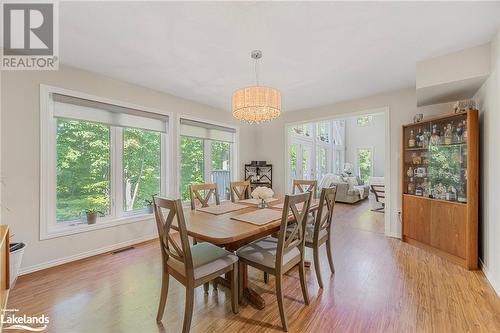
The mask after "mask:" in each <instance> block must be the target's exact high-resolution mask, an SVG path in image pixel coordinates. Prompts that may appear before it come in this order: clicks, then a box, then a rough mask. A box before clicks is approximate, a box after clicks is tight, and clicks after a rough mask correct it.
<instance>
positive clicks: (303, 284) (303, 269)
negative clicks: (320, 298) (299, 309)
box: [299, 258, 309, 305]
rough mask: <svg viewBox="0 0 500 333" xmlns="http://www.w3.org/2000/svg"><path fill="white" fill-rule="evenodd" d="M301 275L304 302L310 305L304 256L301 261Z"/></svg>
mask: <svg viewBox="0 0 500 333" xmlns="http://www.w3.org/2000/svg"><path fill="white" fill-rule="evenodd" d="M299 275H300V287H301V288H302V296H303V297H304V303H306V305H309V295H308V294H307V285H306V272H305V268H304V258H302V260H301V261H300V262H299Z"/></svg>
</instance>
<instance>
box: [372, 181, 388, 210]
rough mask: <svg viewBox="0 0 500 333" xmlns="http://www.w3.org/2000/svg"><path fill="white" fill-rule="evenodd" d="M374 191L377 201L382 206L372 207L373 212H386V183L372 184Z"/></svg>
mask: <svg viewBox="0 0 500 333" xmlns="http://www.w3.org/2000/svg"><path fill="white" fill-rule="evenodd" d="M370 187H371V190H372V193H373V194H374V195H375V202H378V203H379V204H380V206H381V207H379V208H375V209H372V210H371V211H372V212H379V213H384V212H385V185H370Z"/></svg>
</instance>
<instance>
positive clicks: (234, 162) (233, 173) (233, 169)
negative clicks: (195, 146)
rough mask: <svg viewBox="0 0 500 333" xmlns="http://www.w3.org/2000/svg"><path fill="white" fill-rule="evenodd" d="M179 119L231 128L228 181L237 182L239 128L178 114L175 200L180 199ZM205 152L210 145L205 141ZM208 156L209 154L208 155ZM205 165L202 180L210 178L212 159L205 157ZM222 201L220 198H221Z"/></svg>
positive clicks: (238, 174) (238, 178) (238, 171)
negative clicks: (231, 138)
mask: <svg viewBox="0 0 500 333" xmlns="http://www.w3.org/2000/svg"><path fill="white" fill-rule="evenodd" d="M181 119H186V120H192V121H195V122H201V123H206V124H211V125H215V126H222V127H227V128H231V129H233V130H234V134H233V135H234V138H233V141H234V142H233V143H232V144H231V152H230V156H231V158H230V164H231V165H230V179H231V181H238V180H240V157H239V156H240V155H239V150H240V127H239V126H235V125H231V124H227V123H222V122H218V121H213V120H209V119H205V118H199V117H194V116H191V115H187V114H178V115H177V119H176V122H175V123H176V133H177V134H176V138H177V145H176V147H177V154H176V155H177V156H176V158H177V177H175V184H174V186H175V191H174V193H175V194H176V197H177V198H180V197H181V137H182V136H181V130H180V128H181ZM204 144H205V147H204V148H205V150H207V145H209V144H210V143H209V142H208V141H207V140H205V142H204ZM208 151H209V152H210V151H211V150H210V149H209V150H208ZM209 154H210V153H209ZM204 160H205V165H204V178H205V179H208V178H207V177H209V176H210V172H209V170H210V169H211V167H212V165H211V163H212V159H211V157H210V156H208V158H207V156H205V159H204ZM221 199H222V198H221ZM184 204H186V205H187V204H188V203H184Z"/></svg>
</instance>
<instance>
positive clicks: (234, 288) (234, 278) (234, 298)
mask: <svg viewBox="0 0 500 333" xmlns="http://www.w3.org/2000/svg"><path fill="white" fill-rule="evenodd" d="M238 284H239V283H238V263H234V264H233V270H232V272H231V309H232V310H233V313H238V312H239V311H240V309H239V302H238V294H239V291H238V290H239V288H238Z"/></svg>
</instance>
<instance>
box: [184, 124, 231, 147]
mask: <svg viewBox="0 0 500 333" xmlns="http://www.w3.org/2000/svg"><path fill="white" fill-rule="evenodd" d="M180 123H181V126H180V134H181V135H184V136H191V137H195V138H200V139H208V140H217V141H225V142H234V133H236V130H235V129H234V128H230V127H224V126H219V125H214V124H209V123H205V122H201V121H196V120H190V119H183V118H181V121H180Z"/></svg>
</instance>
